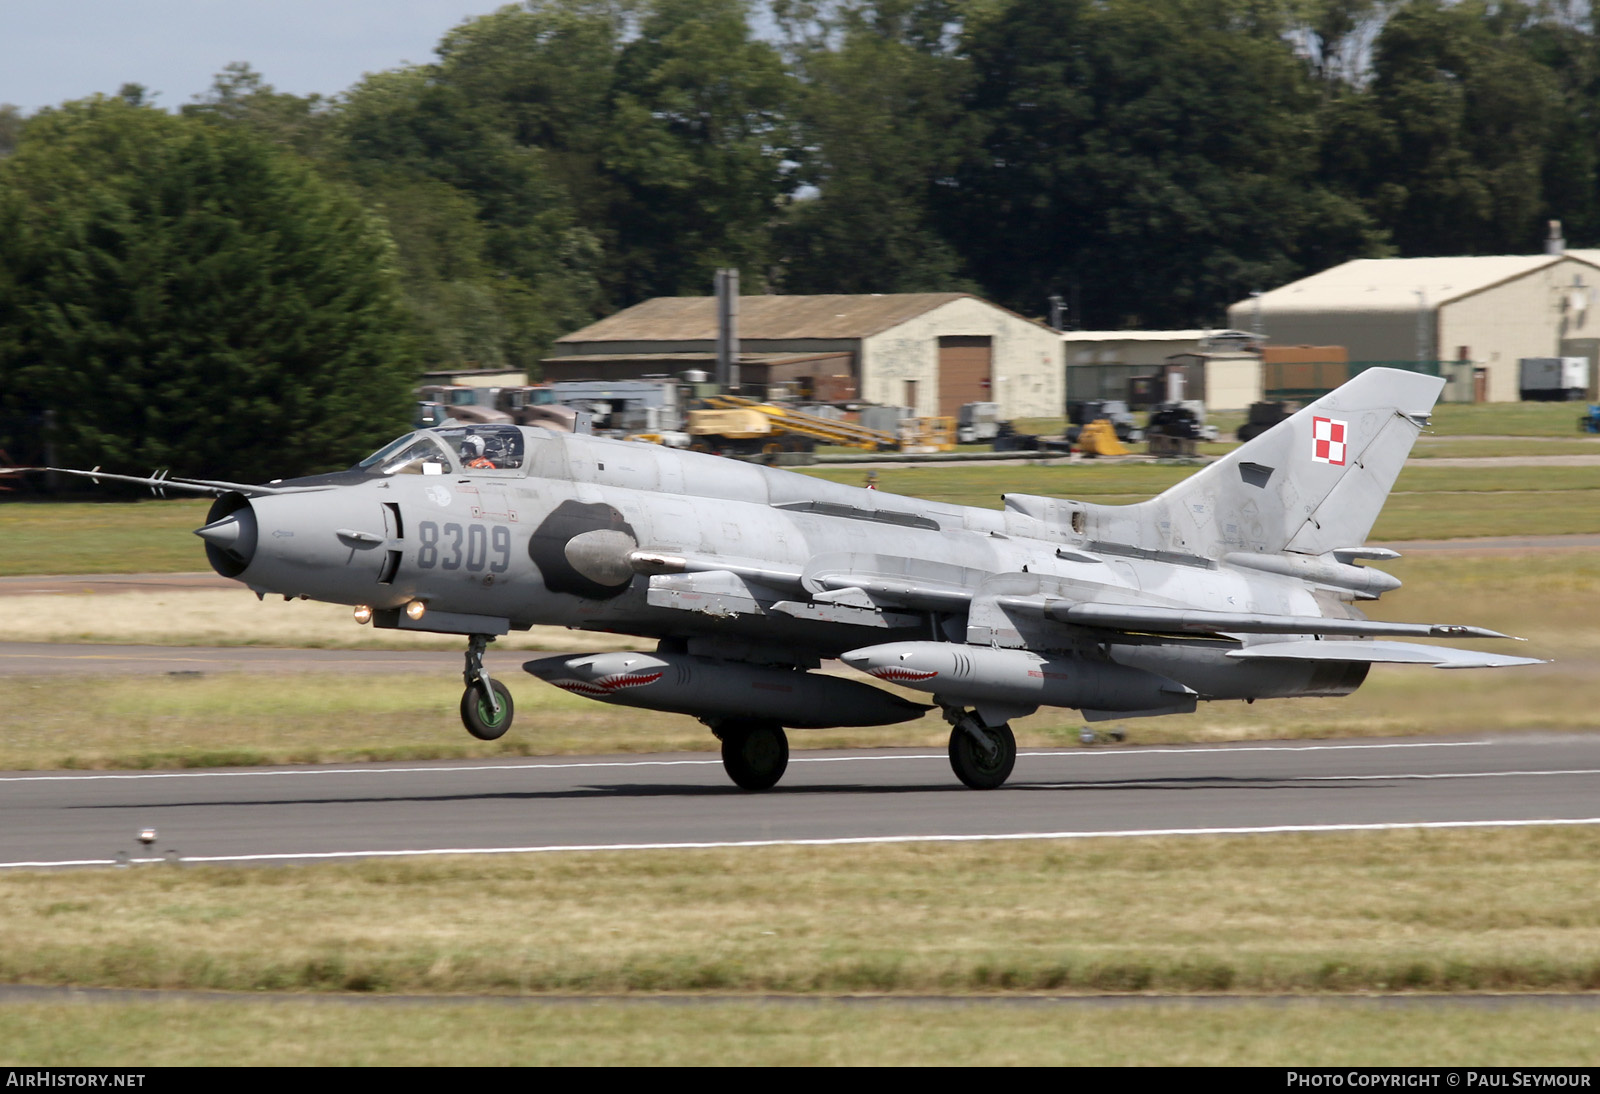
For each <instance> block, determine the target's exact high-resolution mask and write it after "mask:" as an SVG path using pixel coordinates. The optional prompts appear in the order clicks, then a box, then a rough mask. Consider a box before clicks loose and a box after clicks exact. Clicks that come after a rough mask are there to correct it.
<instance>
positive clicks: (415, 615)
mask: <svg viewBox="0 0 1600 1094" xmlns="http://www.w3.org/2000/svg"><path fill="white" fill-rule="evenodd" d="M427 610H428V606H427V605H426V604H424V603H423V602H422V601H420V600H413V601H412V602H411V603H409V604H407V605H406V615H407V616H409V617H410V618H412V619H421V618H422V613H423V612H425V611H427Z"/></svg>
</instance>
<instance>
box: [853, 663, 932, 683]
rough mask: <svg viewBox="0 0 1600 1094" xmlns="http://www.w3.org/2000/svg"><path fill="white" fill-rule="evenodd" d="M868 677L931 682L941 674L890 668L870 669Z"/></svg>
mask: <svg viewBox="0 0 1600 1094" xmlns="http://www.w3.org/2000/svg"><path fill="white" fill-rule="evenodd" d="M867 675H868V676H876V677H877V678H878V679H879V680H931V679H933V678H934V677H935V676H938V675H939V674H938V673H937V672H924V671H922V670H920V669H903V668H899V667H895V666H888V667H884V668H881V669H868V670H867Z"/></svg>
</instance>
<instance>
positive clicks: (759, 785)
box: [717, 721, 789, 790]
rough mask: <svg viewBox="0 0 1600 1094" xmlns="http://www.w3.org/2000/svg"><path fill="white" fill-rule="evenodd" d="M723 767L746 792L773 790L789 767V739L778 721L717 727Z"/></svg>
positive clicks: (726, 723)
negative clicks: (720, 741)
mask: <svg viewBox="0 0 1600 1094" xmlns="http://www.w3.org/2000/svg"><path fill="white" fill-rule="evenodd" d="M717 735H718V736H719V737H721V738H722V766H723V768H725V769H726V770H727V772H728V778H730V779H732V780H733V781H734V784H735V785H736V786H738V787H739V788H740V789H743V790H770V789H772V787H774V786H776V785H778V780H779V779H781V778H783V772H784V769H785V768H787V767H788V766H789V738H788V737H787V736H786V735H785V734H784V732H783V727H782V726H781V725H779V724H778V723H777V722H763V721H730V722H723V723H722V724H721V725H720V726H718V727H717Z"/></svg>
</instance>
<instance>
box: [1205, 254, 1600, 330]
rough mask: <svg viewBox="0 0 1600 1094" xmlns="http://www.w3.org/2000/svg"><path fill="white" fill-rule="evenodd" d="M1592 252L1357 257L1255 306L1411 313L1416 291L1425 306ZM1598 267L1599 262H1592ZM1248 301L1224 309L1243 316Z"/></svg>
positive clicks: (1250, 301)
mask: <svg viewBox="0 0 1600 1094" xmlns="http://www.w3.org/2000/svg"><path fill="white" fill-rule="evenodd" d="M1590 254H1595V255H1596V257H1600V253H1597V252H1579V251H1568V252H1567V253H1566V255H1565V256H1563V255H1543V254H1539V255H1464V256H1457V257H1446V258H1357V259H1354V260H1352V261H1350V262H1346V263H1344V264H1343V265H1339V266H1334V267H1333V268H1332V269H1328V270H1323V271H1322V272H1321V273H1318V274H1312V275H1311V276H1310V277H1304V278H1301V279H1300V280H1299V281H1291V282H1290V283H1289V284H1287V285H1284V286H1282V287H1281V288H1277V289H1273V290H1272V291H1271V292H1267V293H1262V294H1261V310H1262V311H1264V312H1272V311H1278V310H1282V311H1312V310H1315V311H1415V310H1416V308H1417V304H1418V299H1417V292H1418V291H1419V290H1420V291H1421V292H1422V293H1423V294H1424V297H1425V299H1426V303H1427V306H1428V307H1429V308H1436V307H1438V306H1439V305H1440V304H1446V303H1449V302H1450V301H1452V300H1456V299H1459V298H1460V297H1463V296H1468V295H1471V294H1472V293H1475V292H1479V291H1481V290H1483V289H1487V288H1489V287H1490V286H1492V285H1498V284H1500V283H1501V282H1503V281H1510V280H1512V279H1514V278H1517V277H1521V276H1523V275H1525V274H1528V273H1532V272H1533V271H1535V270H1539V269H1542V268H1544V267H1546V266H1549V265H1552V264H1553V263H1556V262H1560V261H1561V260H1562V258H1563V257H1566V258H1576V259H1578V260H1579V261H1589V262H1594V261H1595V260H1594V259H1593V258H1589V257H1587V256H1588V255H1590ZM1596 264H1597V265H1600V263H1596ZM1254 307H1255V301H1254V300H1253V299H1246V300H1241V301H1239V302H1238V303H1236V304H1234V305H1233V307H1232V308H1230V309H1229V310H1230V311H1231V312H1233V314H1235V315H1239V314H1241V313H1244V314H1248V313H1249V310H1250V309H1252V308H1254Z"/></svg>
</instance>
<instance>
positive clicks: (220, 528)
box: [194, 505, 256, 577]
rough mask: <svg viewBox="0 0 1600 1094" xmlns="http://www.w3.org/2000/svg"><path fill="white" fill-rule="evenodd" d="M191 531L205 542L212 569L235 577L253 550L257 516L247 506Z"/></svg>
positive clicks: (241, 570)
mask: <svg viewBox="0 0 1600 1094" xmlns="http://www.w3.org/2000/svg"><path fill="white" fill-rule="evenodd" d="M194 534H195V535H197V536H199V537H200V538H201V539H203V540H205V541H206V557H207V558H208V559H210V560H211V568H212V569H213V570H216V571H217V573H219V574H221V575H222V576H223V577H238V576H239V575H240V574H241V573H243V572H244V570H245V568H246V567H247V566H249V565H250V559H251V557H252V556H253V555H254V554H255V551H256V515H255V512H254V511H253V510H251V509H250V507H249V506H248V505H247V506H245V507H244V508H242V509H235V510H234V511H233V512H231V513H229V514H227V515H226V516H222V517H218V518H217V519H216V520H214V521H212V522H211V523H210V524H208V525H206V526H205V527H204V528H196V529H195V530H194Z"/></svg>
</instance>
